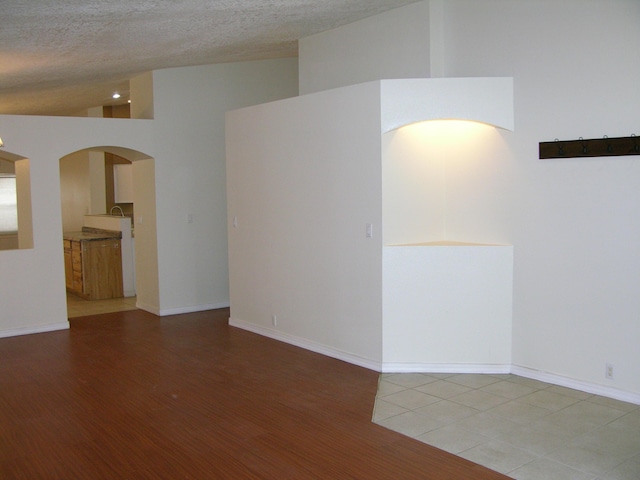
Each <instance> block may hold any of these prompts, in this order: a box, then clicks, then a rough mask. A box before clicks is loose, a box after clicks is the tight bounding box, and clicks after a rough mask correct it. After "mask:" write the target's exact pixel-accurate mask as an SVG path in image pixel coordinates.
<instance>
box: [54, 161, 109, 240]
mask: <svg viewBox="0 0 640 480" xmlns="http://www.w3.org/2000/svg"><path fill="white" fill-rule="evenodd" d="M102 158H103V161H102V169H103V170H104V156H103V157H102ZM89 168H90V163H89V152H87V151H82V152H75V153H72V154H70V155H67V156H65V157H63V158H61V159H60V195H61V204H62V231H63V232H77V231H79V230H82V224H83V221H84V216H85V215H87V214H88V213H90V205H91V199H92V189H91V186H92V185H91V182H90V172H89ZM103 191H104V189H103Z"/></svg>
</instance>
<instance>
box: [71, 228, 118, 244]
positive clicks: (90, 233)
mask: <svg viewBox="0 0 640 480" xmlns="http://www.w3.org/2000/svg"><path fill="white" fill-rule="evenodd" d="M62 238H63V239H64V240H71V241H76V242H82V241H85V242H95V241H99V240H109V239H114V238H117V239H120V238H122V232H116V231H112V230H100V229H97V228H90V229H88V228H86V227H85V228H83V230H82V231H79V232H64V233H63V235H62Z"/></svg>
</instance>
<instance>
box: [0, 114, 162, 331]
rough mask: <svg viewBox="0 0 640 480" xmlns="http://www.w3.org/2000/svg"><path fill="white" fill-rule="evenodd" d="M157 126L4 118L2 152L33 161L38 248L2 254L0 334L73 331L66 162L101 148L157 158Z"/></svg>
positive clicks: (1, 121) (95, 120)
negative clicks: (63, 183) (65, 237)
mask: <svg viewBox="0 0 640 480" xmlns="http://www.w3.org/2000/svg"><path fill="white" fill-rule="evenodd" d="M151 126H152V124H151V123H150V122H147V121H140V120H139V121H135V120H117V121H115V120H113V119H101V118H70V117H36V116H10V115H1V116H0V129H1V130H2V132H3V139H4V140H5V148H4V149H3V152H2V153H1V154H2V155H11V156H15V155H19V156H21V157H24V158H27V159H28V164H25V167H26V168H27V169H28V171H29V173H28V176H29V177H30V180H31V182H30V183H31V184H30V190H31V207H32V208H31V216H32V224H33V245H32V247H33V248H25V249H21V250H7V251H1V252H0V257H2V258H1V259H0V283H1V284H2V285H3V287H2V289H0V305H2V311H1V312H0V336H9V335H16V334H20V333H30V332H36V331H46V330H52V329H59V328H67V327H68V322H67V308H66V296H65V281H64V261H63V249H62V215H61V201H60V199H61V196H60V162H59V160H60V158H61V157H63V156H65V155H67V154H69V153H70V152H75V151H78V150H82V149H84V148H88V147H91V146H95V145H121V146H123V147H128V148H132V149H135V150H138V151H141V152H146V153H148V154H152V153H153V150H154V147H153V143H152V135H151V133H152V130H151V128H150V127H151ZM20 162H24V161H22V160H21V161H20ZM20 162H18V163H20Z"/></svg>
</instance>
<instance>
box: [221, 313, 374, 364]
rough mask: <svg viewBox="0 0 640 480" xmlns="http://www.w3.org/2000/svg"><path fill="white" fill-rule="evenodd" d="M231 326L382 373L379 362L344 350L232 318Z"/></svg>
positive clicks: (230, 320) (230, 319)
mask: <svg viewBox="0 0 640 480" xmlns="http://www.w3.org/2000/svg"><path fill="white" fill-rule="evenodd" d="M229 325H230V326H232V327H236V328H241V329H242V330H247V331H249V332H253V333H257V334H258V335H262V336H264V337H268V338H272V339H274V340H278V341H280V342H284V343H288V344H290V345H295V346H296V347H300V348H304V349H305V350H310V351H312V352H315V353H320V354H322V355H326V356H327V357H331V358H335V359H337V360H342V361H344V362H347V363H351V364H353V365H358V366H360V367H364V368H368V369H369V370H374V371H376V372H379V371H381V370H380V366H381V365H380V362H377V361H375V360H371V359H368V358H364V357H360V356H358V355H354V354H352V353H348V352H344V351H342V350H338V349H336V348H333V347H328V346H326V345H322V344H320V343H315V342H312V341H310V340H307V339H306V338H300V337H296V336H295V335H290V334H288V333H284V332H279V331H278V330H274V329H272V328H267V327H262V326H260V325H254V324H253V323H248V322H244V321H242V320H238V319H235V318H231V317H230V318H229Z"/></svg>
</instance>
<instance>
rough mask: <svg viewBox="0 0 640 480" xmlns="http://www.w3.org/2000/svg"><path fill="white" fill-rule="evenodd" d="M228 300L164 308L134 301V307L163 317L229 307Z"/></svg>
mask: <svg viewBox="0 0 640 480" xmlns="http://www.w3.org/2000/svg"><path fill="white" fill-rule="evenodd" d="M229 305H230V303H229V302H219V303H208V304H205V305H192V306H189V307H177V308H164V309H159V308H158V307H156V306H154V305H149V304H146V303H141V302H136V308H139V309H140V310H144V311H145V312H149V313H153V314H154V315H157V316H159V317H165V316H168V315H179V314H181V313H193V312H204V311H206V310H217V309H219V308H229Z"/></svg>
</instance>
